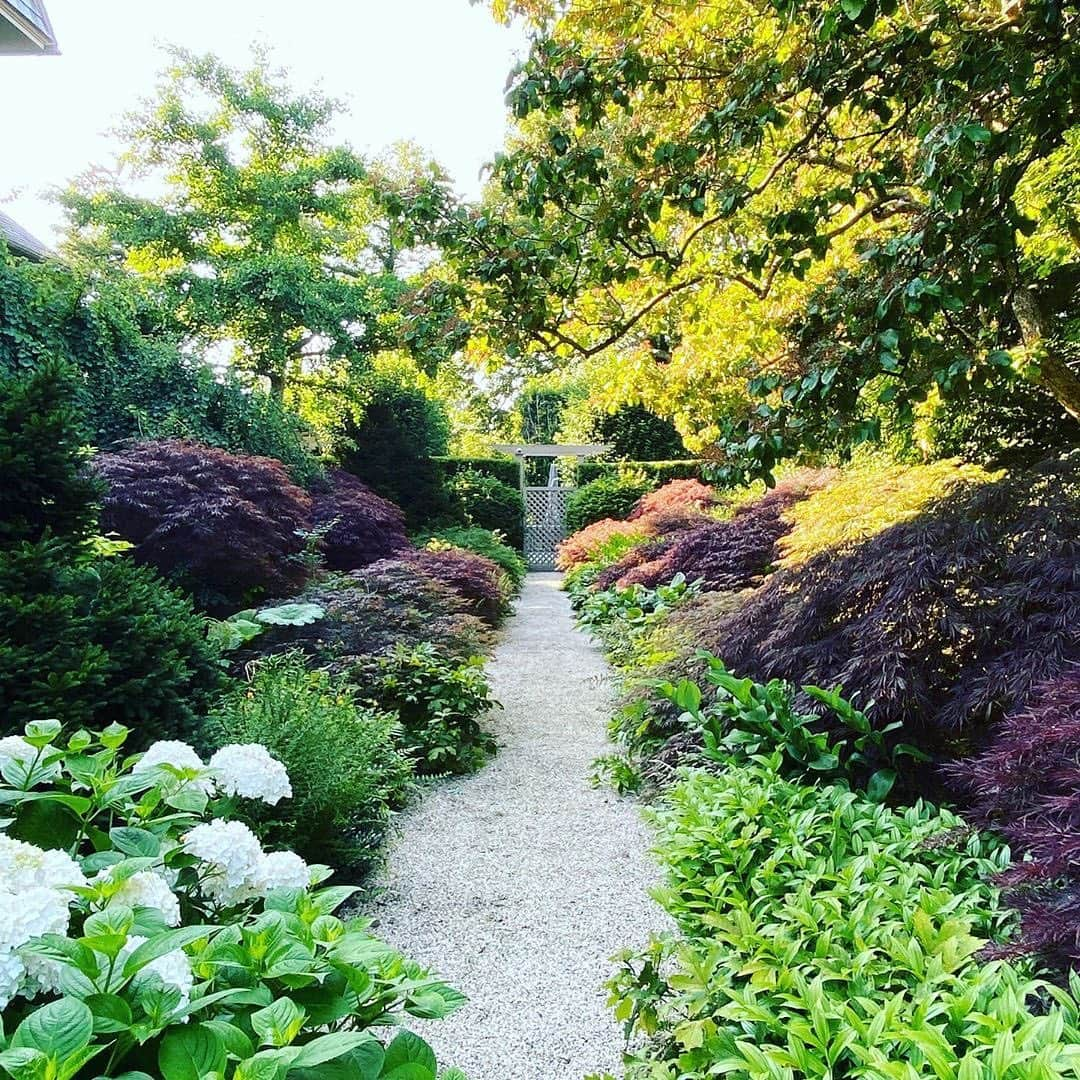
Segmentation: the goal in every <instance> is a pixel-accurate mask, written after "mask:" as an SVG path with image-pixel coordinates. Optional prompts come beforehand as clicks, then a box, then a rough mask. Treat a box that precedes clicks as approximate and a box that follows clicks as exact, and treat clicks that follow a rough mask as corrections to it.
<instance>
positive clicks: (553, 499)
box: [496, 443, 611, 570]
mask: <svg viewBox="0 0 1080 1080" xmlns="http://www.w3.org/2000/svg"><path fill="white" fill-rule="evenodd" d="M496 449H497V450H500V451H502V452H503V453H504V454H512V455H513V456H514V457H516V458H517V459H518V467H519V470H520V476H521V495H522V498H523V499H524V500H525V560H526V562H528V564H529V569H530V570H554V569H556V567H555V551H556V548H558V546H559V541H560V540H563V539H565V537H566V502H567V499H568V498H569V496H570V492H572V491H573V490H574V489H573V487H572V486H563V485H562V483H561V482H560V481H559V479H558V476H557V474H553V475H555V483H554V484H551V483H548V484H546V485H542V486H541V485H538V484H527V483H526V482H525V481H526V474H525V462H526V461H527V460H528V459H529V458H549V459H550V460H551V461H552V462H554V461H555V460H556V459H557V458H568V457H572V458H578V459H581V458H586V457H597V456H599V455H600V454H606V453H607V452H608V450H610V449H611V448H610V447H608V446H603V445H599V444H594V445H586V446H559V445H557V444H551V443H539V444H531V445H530V444H518V445H507V446H498V447H496Z"/></svg>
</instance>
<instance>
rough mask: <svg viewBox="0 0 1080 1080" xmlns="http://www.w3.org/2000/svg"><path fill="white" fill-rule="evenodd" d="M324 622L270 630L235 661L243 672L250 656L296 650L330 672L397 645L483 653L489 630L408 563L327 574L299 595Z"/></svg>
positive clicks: (388, 562)
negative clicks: (317, 609)
mask: <svg viewBox="0 0 1080 1080" xmlns="http://www.w3.org/2000/svg"><path fill="white" fill-rule="evenodd" d="M300 599H301V600H303V601H304V602H310V603H314V604H317V605H318V606H319V607H320V608H321V609H322V610H323V616H322V617H321V618H319V619H317V620H315V621H314V622H312V623H309V624H307V625H304V626H272V627H268V628H267V629H266V630H265V631H264V632H263V633H262V634H260V635H259V637H258V638H257V639H255V640H254V641H252V642H251V644H250V647H249V649H247V650H241V651H239V652H237V653H236V654H235V656H236V667H237V669H238V670H241V669H242V668H243V666H244V665H245V664H246V663H247V662H248V661H249V660H251V659H252V657H253V656H257V655H267V654H273V653H279V652H285V651H289V650H292V649H300V650H302V651H303V652H305V653H306V654H308V655H309V656H311V657H312V658H313V659H314V660H316V661H317V662H318V663H319V664H321V665H324V666H328V667H329V668H330V669H331V670H333V671H342V670H346V669H348V668H349V667H350V666H351V665H352V663H353V660H354V658H355V657H363V656H375V655H377V654H379V653H383V652H387V651H389V650H390V649H392V648H393V647H394V646H395V645H397V644H399V643H400V644H404V645H408V646H411V645H419V644H420V643H421V642H425V641H429V642H432V643H434V644H435V645H436V646H437V648H438V649H439V650H440V652H442V653H444V654H445V655H447V656H450V657H453V658H457V659H465V658H466V657H469V656H473V655H476V654H477V653H481V652H483V651H484V649H485V648H486V647H487V645H488V644H489V642H490V640H491V633H490V630H489V629H488V628H487V626H485V624H484V623H483V622H482V621H481V620H480V619H479V618H478V617H477V616H476V615H474V614H470V612H469V610H468V605H467V604H466V602H465V600H463V599H462V597H461V596H460V595H459V594H458V593H457V592H455V591H454V590H453V589H452V588H450V586H449V585H447V584H444V583H443V582H441V581H437V580H436V579H435V578H433V577H431V576H430V575H429V574H426V573H424V572H423V571H422V570H421V569H420V568H419V567H417V566H416V565H415V564H414V563H412V562H405V561H403V560H400V559H380V560H379V561H378V562H375V563H372V564H371V565H370V566H365V567H363V568H362V569H360V570H354V571H352V572H351V573H349V574H328V575H326V576H325V577H323V578H321V579H320V580H318V581H316V582H314V583H312V584H311V585H309V586H308V587H307V588H306V589H305V590H304V592H303V593H302V594H301V596H300Z"/></svg>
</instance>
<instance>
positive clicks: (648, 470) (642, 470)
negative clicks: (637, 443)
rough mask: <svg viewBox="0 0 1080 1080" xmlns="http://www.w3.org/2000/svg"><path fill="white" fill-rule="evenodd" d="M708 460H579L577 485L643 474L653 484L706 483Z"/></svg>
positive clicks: (658, 485)
mask: <svg viewBox="0 0 1080 1080" xmlns="http://www.w3.org/2000/svg"><path fill="white" fill-rule="evenodd" d="M708 466H709V462H707V461H702V460H700V459H688V460H686V461H579V462H578V466H577V482H578V484H579V485H584V484H588V483H591V482H592V481H593V480H599V479H600V477H611V476H644V477H645V478H646V479H648V480H651V481H652V482H653V483H654V485H655V486H657V487H660V486H661V485H663V484H667V483H670V482H671V481H672V480H700V481H701V482H702V483H705V484H707V483H708V482H709V481H708V478H707V477H706V476H705V470H706V469H707V468H708Z"/></svg>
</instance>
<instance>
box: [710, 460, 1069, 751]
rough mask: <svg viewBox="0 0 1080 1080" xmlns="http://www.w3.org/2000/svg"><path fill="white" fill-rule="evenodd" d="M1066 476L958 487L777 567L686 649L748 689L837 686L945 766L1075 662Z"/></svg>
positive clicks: (1055, 472) (1060, 471) (1044, 472)
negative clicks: (744, 680) (853, 541)
mask: <svg viewBox="0 0 1080 1080" xmlns="http://www.w3.org/2000/svg"><path fill="white" fill-rule="evenodd" d="M1078 470H1080V459H1078V458H1076V457H1075V456H1074V457H1073V458H1072V459H1070V460H1065V461H1059V462H1048V463H1046V464H1044V465H1043V466H1040V467H1039V468H1037V469H1033V470H1029V471H1024V472H1018V473H1015V474H1012V475H1010V476H1008V477H1006V478H1004V479H1002V480H998V481H996V482H994V483H990V484H979V485H976V486H974V487H972V488H969V489H962V490H958V491H956V492H954V493H953V494H952V495H950V496H949V497H948V498H947V499H946V500H943V501H942V502H940V503H938V504H936V505H935V506H933V507H932V508H930V509H929V510H928V511H927V512H926V513H925V514H923V515H921V516H920V517H918V518H916V519H914V520H913V521H910V522H905V523H903V524H900V525H894V526H892V527H891V528H889V529H886V530H885V531H884V532H881V533H879V534H878V535H876V536H874V537H871V538H870V539H869V540H867V541H866V542H865V543H863V544H861V545H859V546H858V547H856V548H854V549H853V550H851V551H847V552H841V553H839V554H837V553H836V552H831V551H829V552H824V553H822V554H820V555H816V556H814V557H813V558H811V559H809V560H808V561H807V562H806V563H805V564H803V565H802V566H800V567H796V568H793V569H790V570H781V571H778V572H777V573H776V574H774V575H773V576H772V577H771V578H770V580H769V581H768V582H767V583H766V584H765V586H764V587H763V588H762V589H760V590H758V592H757V593H756V594H755V595H754V596H752V597H751V598H750V599H748V600H747V602H746V603H745V604H744V605H742V606H741V607H740V609H739V610H738V611H737V612H736V613H735V614H734V615H732V616H731V617H730V618H729V619H726V620H724V621H723V622H721V623H720V624H719V625H718V626H717V627H716V628H715V635H714V637H713V638H711V639H705V640H703V641H701V642H699V644H700V645H702V646H703V647H705V648H707V649H709V650H710V651H711V652H714V653H716V654H717V655H718V656H722V657H723V658H724V660H725V662H726V663H727V664H729V665H730V666H731V667H732V668H733V669H735V670H737V671H740V672H745V673H746V674H748V675H750V676H752V677H753V678H756V679H759V680H765V681H767V680H768V679H771V678H782V679H787V680H788V681H791V682H813V683H815V684H816V685H819V686H835V685H838V684H840V685H842V686H843V687H844V689H845V691H846V692H847V694H848V695H849V696H851V697H853V698H855V699H856V700H857V701H858V702H859V703H860V704H861V707H863V708H864V709H866V710H867V712H868V713H869V714H870V715H871V716H872V718H873V719H874V722H875V723H876V724H879V725H882V726H884V725H888V724H892V723H895V722H900V723H902V724H903V738H904V740H905V741H907V742H912V743H915V744H916V745H919V746H921V747H922V748H923V749H926V750H928V751H930V752H932V753H942V754H944V755H946V756H949V757H952V756H956V755H957V754H959V753H962V752H963V750H964V748H965V745H966V744H968V743H969V740H971V739H972V738H975V739H976V740H978V739H979V738H980V736H981V735H982V734H983V733H985V730H986V726H987V725H988V723H991V722H993V721H994V720H995V719H998V718H1000V717H1001V716H1002V715H1003V714H1004V713H1005V712H1006V711H1007V710H1008V708H1009V707H1010V706H1011V705H1013V704H1016V703H1020V702H1023V701H1024V700H1025V699H1026V698H1027V697H1028V694H1029V692H1030V690H1031V688H1032V687H1033V686H1036V685H1038V684H1039V683H1040V682H1043V681H1045V680H1047V679H1049V678H1052V677H1054V676H1056V675H1058V674H1059V673H1061V672H1063V671H1065V670H1066V669H1067V668H1068V666H1069V665H1070V663H1075V662H1076V661H1077V660H1078V659H1080V641H1078V640H1077V635H1076V627H1077V626H1080V537H1078V535H1077V530H1076V522H1077V521H1078V520H1080V471H1078ZM870 702H873V703H874V705H873V708H872V709H871V708H869V704H870ZM923 772H925V770H923Z"/></svg>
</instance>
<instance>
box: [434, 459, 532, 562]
mask: <svg viewBox="0 0 1080 1080" xmlns="http://www.w3.org/2000/svg"><path fill="white" fill-rule="evenodd" d="M450 491H451V493H452V494H453V497H454V499H455V501H456V504H457V507H458V511H459V513H460V514H461V516H462V517H463V518H464V520H465V524H466V525H469V526H470V527H474V528H481V529H491V530H492V531H494V532H499V533H502V535H503V536H505V537H506V539H507V542H508V543H509V544H510V545H511V546H512V547H515V548H517V549H518V550H519V551H520V550H521V548H522V545H523V544H524V542H525V534H524V528H525V503H524V501H523V500H522V498H521V492H520V491H519V490H518V488H517V487H516V486H514V487H512V486H511V485H510V484H507V483H504V482H503V481H502V480H499V479H498V478H497V477H494V476H491V475H489V474H486V473H482V472H477V471H476V470H475V469H463V470H462V471H461V472H458V473H457V474H456V475H455V476H454V478H453V479H452V480H451V481H450Z"/></svg>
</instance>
